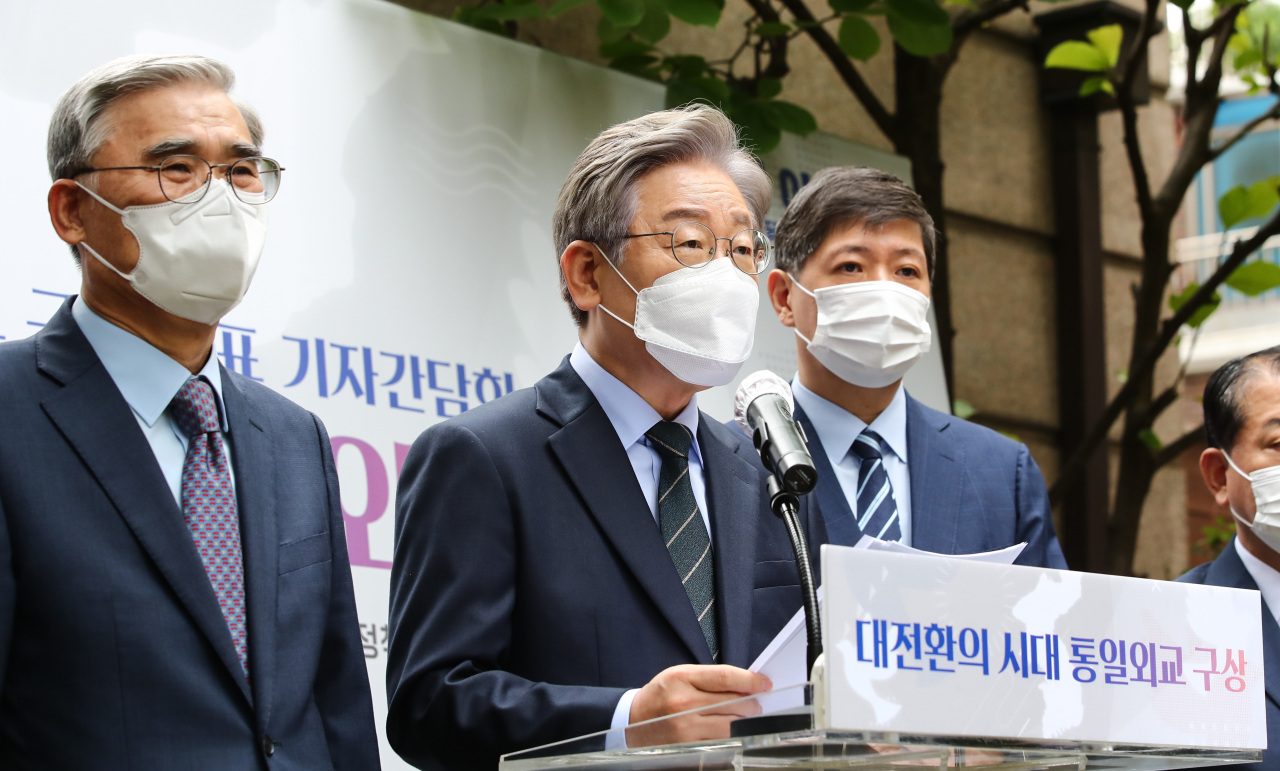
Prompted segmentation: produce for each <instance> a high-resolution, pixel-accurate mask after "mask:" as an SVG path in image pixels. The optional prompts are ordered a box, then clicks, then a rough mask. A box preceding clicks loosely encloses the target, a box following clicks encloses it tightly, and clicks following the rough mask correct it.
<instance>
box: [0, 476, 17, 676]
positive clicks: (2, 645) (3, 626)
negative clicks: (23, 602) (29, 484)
mask: <svg viewBox="0 0 1280 771" xmlns="http://www.w3.org/2000/svg"><path fill="white" fill-rule="evenodd" d="M17 593H18V587H17V581H16V579H15V578H14V576H13V546H12V544H11V543H10V540H9V521H8V520H7V519H6V518H5V515H4V501H3V500H0V693H4V685H5V681H6V679H7V678H6V675H7V674H8V667H9V663H8V662H9V645H10V643H11V642H12V639H13V616H14V605H15V604H16V599H17Z"/></svg>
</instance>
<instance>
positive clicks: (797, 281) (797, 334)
mask: <svg viewBox="0 0 1280 771" xmlns="http://www.w3.org/2000/svg"><path fill="white" fill-rule="evenodd" d="M787 278H789V279H791V283H793V284H795V285H796V286H798V287H800V291H801V292H804V293H805V294H807V295H809V296H810V297H812V298H813V301H814V302H815V303H816V302H817V301H818V296H817V295H816V294H814V293H813V292H810V291H809V290H808V289H805V287H804V284H801V283H800V280H799V279H797V278H796V277H795V276H792V275H791V274H787ZM791 331H792V332H795V333H796V337H798V338H800V339H801V340H803V341H804V344H805V345H813V341H812V340H810V339H809V338H807V337H805V336H804V335H802V334H800V330H799V328H797V327H794V326H793V327H792V328H791Z"/></svg>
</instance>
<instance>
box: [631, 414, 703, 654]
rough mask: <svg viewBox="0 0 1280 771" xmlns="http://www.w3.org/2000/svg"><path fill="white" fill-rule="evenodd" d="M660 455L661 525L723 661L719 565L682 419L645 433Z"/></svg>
mask: <svg viewBox="0 0 1280 771" xmlns="http://www.w3.org/2000/svg"><path fill="white" fill-rule="evenodd" d="M645 436H647V437H649V441H650V442H652V446H653V448H654V449H655V450H657V451H658V455H659V456H660V457H661V458H662V470H661V472H660V473H659V475H658V525H659V526H660V528H661V529H662V539H663V540H664V541H666V544H667V551H669V552H671V560H672V561H673V562H674V563H675V565H676V571H677V572H678V573H679V574H680V579H681V581H683V582H684V591H685V594H687V595H689V602H690V603H691V604H692V605H693V613H694V615H696V616H697V617H698V623H699V624H701V625H702V634H703V636H704V637H706V638H707V647H708V648H710V649H711V660H712V661H719V660H720V640H719V635H718V633H717V632H716V609H715V604H716V592H715V568H714V566H713V564H712V563H713V562H714V560H713V559H712V555H711V538H710V537H709V536H708V535H707V526H706V523H704V522H703V521H702V512H701V511H699V510H698V502H697V500H695V499H694V497H693V485H692V484H691V483H690V481H689V449H690V447H692V446H693V434H691V433H690V432H689V429H688V428H686V427H684V426H682V425H680V424H679V423H670V422H666V421H663V422H660V423H656V424H654V426H653V428H651V429H649V430H648V432H646V433H645Z"/></svg>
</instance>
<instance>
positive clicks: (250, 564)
mask: <svg viewBox="0 0 1280 771" xmlns="http://www.w3.org/2000/svg"><path fill="white" fill-rule="evenodd" d="M222 383H223V388H222V401H223V403H224V404H225V405H226V409H227V420H228V421H229V422H230V424H231V433H230V434H229V436H230V439H231V463H232V465H233V467H234V468H235V474H236V480H235V481H236V506H237V508H238V509H239V512H240V544H241V550H242V553H243V555H244V584H245V596H246V603H247V605H248V607H247V608H246V611H247V612H248V614H249V620H248V624H249V629H248V631H249V675H250V679H251V680H252V681H253V695H254V704H255V705H256V707H257V712H258V715H259V717H260V719H261V721H262V724H263V725H266V724H267V722H268V721H269V720H270V718H271V695H272V693H273V690H274V689H273V685H274V681H275V650H276V644H275V635H276V602H277V590H278V583H277V579H278V576H279V570H278V563H277V559H278V556H279V552H278V550H277V548H276V543H277V541H278V537H277V535H276V512H275V503H276V501H275V495H274V493H273V491H274V490H275V489H276V485H275V484H274V471H275V466H274V464H273V462H272V454H271V446H270V440H269V433H268V431H267V428H268V423H267V421H266V418H265V417H263V416H262V414H261V411H260V410H258V409H257V408H256V405H254V404H253V402H251V401H250V400H249V399H247V398H246V397H245V394H244V393H243V392H242V391H241V390H240V386H239V384H238V383H236V382H235V381H234V380H233V379H232V378H231V377H230V376H229V375H228V374H227V371H226V370H225V369H222ZM238 679H240V680H243V679H244V678H242V677H241V678H238Z"/></svg>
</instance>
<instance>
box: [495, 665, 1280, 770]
mask: <svg viewBox="0 0 1280 771" xmlns="http://www.w3.org/2000/svg"><path fill="white" fill-rule="evenodd" d="M812 690H813V688H812V684H809V683H805V684H803V685H799V686H793V687H791V688H786V689H781V690H778V691H774V692H772V693H770V694H765V695H764V696H763V697H757V698H754V699H752V698H748V699H739V700H738V701H737V702H729V703H728V704H725V705H718V706H717V707H715V708H713V709H712V710H690V711H689V712H684V713H680V714H678V715H670V716H667V717H664V718H658V719H656V720H650V721H647V723H646V724H645V725H654V724H658V723H662V722H666V721H674V720H681V719H686V720H687V719H688V718H690V717H698V716H701V715H700V713H702V712H713V711H714V712H719V711H723V710H725V709H726V708H728V707H732V706H734V705H739V706H740V708H742V709H743V711H749V710H748V709H747V708H748V707H750V706H752V705H751V703H752V702H756V703H757V704H758V706H759V708H761V709H768V707H769V706H770V705H771V704H777V703H788V702H794V701H796V700H803V699H805V698H806V697H807V696H809V695H811V694H812ZM785 712H786V713H787V714H789V715H790V716H792V717H795V716H797V715H798V714H801V712H802V711H801V710H785ZM766 717H768V716H766ZM632 728H635V726H632ZM777 729H778V730H772V731H770V729H769V727H767V726H766V727H764V728H763V731H764V732H761V733H751V734H749V735H745V736H733V737H731V738H729V739H722V740H714V741H695V742H686V743H680V744H664V745H658V746H648V747H626V746H622V742H623V737H624V736H625V729H623V730H619V731H602V732H599V733H594V734H588V735H586V736H581V737H577V738H574V739H569V740H567V741H563V742H558V743H556V744H549V745H546V746H543V747H536V748H533V749H529V750H525V751H523V752H515V753H511V754H508V755H504V756H503V757H502V761H501V763H500V764H499V769H500V771H549V770H552V769H554V770H557V771H576V770H577V769H592V771H716V770H718V769H724V771H742V770H744V769H804V770H806V771H807V770H813V771H817V770H818V769H823V770H827V769H830V770H831V771H835V770H836V769H868V770H871V769H885V770H886V771H887V770H888V769H918V768H938V769H945V768H975V769H976V768H988V769H1000V771H1015V770H1020V769H1027V770H1028V771H1031V770H1032V769H1075V770H1079V771H1084V770H1085V769H1099V770H1102V769H1114V770H1116V771H1119V770H1120V769H1133V770H1135V771H1157V770H1158V769H1184V768H1208V767H1214V766H1231V765H1236V764H1240V763H1256V762H1258V761H1260V760H1261V759H1262V753H1261V751H1259V750H1227V749H1197V748H1187V747H1169V746H1159V745H1137V744H1131V745H1117V744H1110V745H1102V744H1092V743H1088V742H1071V741H1065V742H1052V743H1046V742H1028V741H1014V740H995V739H980V738H973V737H946V736H933V735H907V734H902V733H889V732H874V731H841V730H833V729H815V728H796V727H795V726H778V727H777ZM737 730H740V729H738V728H737V727H735V731H737ZM614 745H617V746H614ZM607 747H608V748H607Z"/></svg>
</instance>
